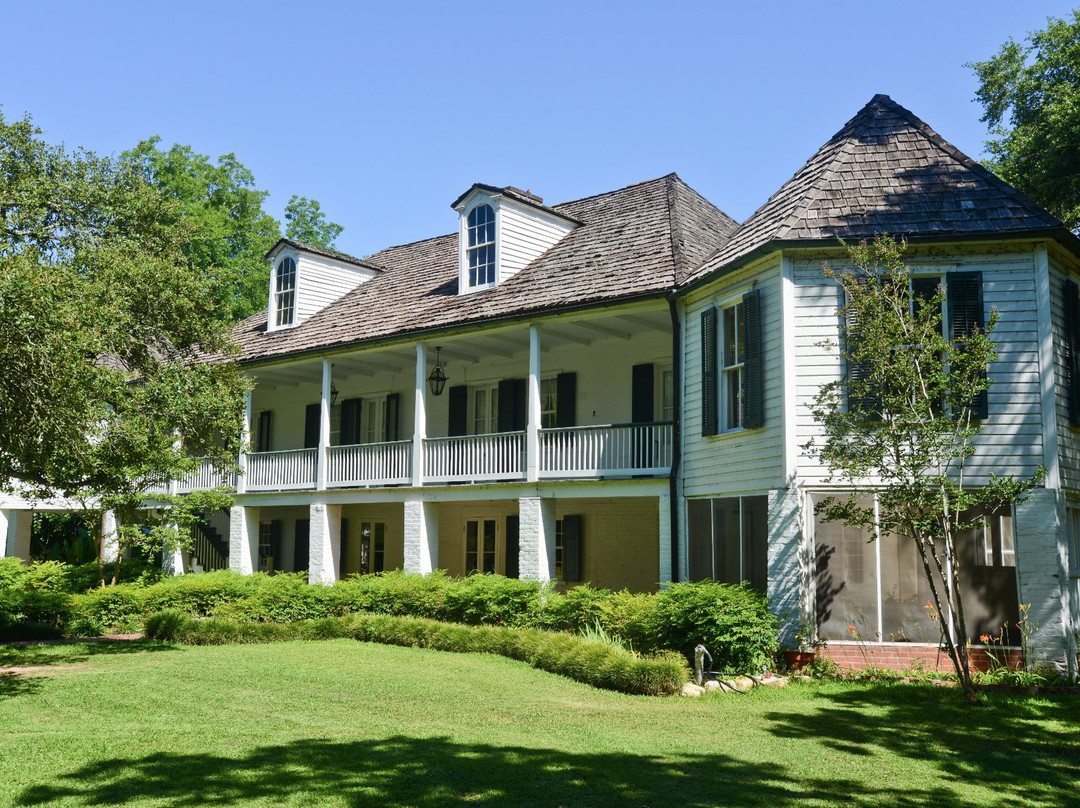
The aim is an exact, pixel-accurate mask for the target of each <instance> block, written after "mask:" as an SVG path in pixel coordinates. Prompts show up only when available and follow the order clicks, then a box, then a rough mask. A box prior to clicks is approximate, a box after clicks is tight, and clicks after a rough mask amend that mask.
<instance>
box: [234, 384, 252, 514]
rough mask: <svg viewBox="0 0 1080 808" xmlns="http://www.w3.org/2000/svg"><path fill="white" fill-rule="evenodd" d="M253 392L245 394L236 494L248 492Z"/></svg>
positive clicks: (237, 462) (237, 461)
mask: <svg viewBox="0 0 1080 808" xmlns="http://www.w3.org/2000/svg"><path fill="white" fill-rule="evenodd" d="M251 448H252V447H251V391H250V390H248V391H247V392H246V393H245V394H244V426H243V431H242V432H241V434H240V457H238V458H237V460H236V465H237V466H238V467H239V473H238V474H237V475H236V493H238V494H243V493H245V492H246V491H247V453H248V452H249V451H251Z"/></svg>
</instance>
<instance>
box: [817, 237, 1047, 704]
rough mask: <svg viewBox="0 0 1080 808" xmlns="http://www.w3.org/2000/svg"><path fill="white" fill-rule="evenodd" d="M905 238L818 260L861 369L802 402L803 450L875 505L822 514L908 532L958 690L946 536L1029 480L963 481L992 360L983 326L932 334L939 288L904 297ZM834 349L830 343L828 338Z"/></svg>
mask: <svg viewBox="0 0 1080 808" xmlns="http://www.w3.org/2000/svg"><path fill="white" fill-rule="evenodd" d="M905 247H906V245H905V244H904V243H903V242H899V243H898V242H896V241H894V240H893V239H891V238H889V237H887V236H883V237H879V238H877V239H876V240H875V241H874V242H873V243H872V244H868V243H866V242H863V243H862V244H860V245H858V246H854V247H849V253H850V260H851V263H852V264H853V267H852V268H850V269H847V270H845V271H842V272H836V271H833V270H831V269H829V268H826V274H827V275H828V276H829V277H830V278H834V279H835V280H836V281H837V283H839V285H840V287H841V288H842V289H843V290H844V293H845V294H846V295H847V301H848V302H847V305H846V306H845V308H844V310H843V311H842V312H841V314H842V315H843V322H844V325H843V326H842V327H841V340H842V344H841V347H840V348H839V351H840V354H841V356H842V357H843V359H844V360H845V362H846V363H847V364H848V367H854V368H859V369H861V370H863V371H864V372H863V373H852V374H848V375H849V378H845V379H841V380H837V381H833V382H829V383H827V384H825V385H823V386H822V387H821V389H820V390H819V392H818V394H817V396H816V397H815V400H814V402H813V405H812V406H813V414H814V418H815V420H816V421H817V422H818V424H820V426H821V427H822V429H823V435H822V437H821V438H820V439H818V440H815V441H811V443H810V444H808V446H807V448H808V449H810V451H811V452H812V453H813V454H815V455H816V456H817V457H818V458H820V459H821V460H822V461H823V462H824V463H825V465H826V466H827V467H828V468H829V470H830V473H831V476H832V478H835V479H838V480H839V481H840V482H842V483H844V484H845V485H847V486H851V488H852V489H853V490H859V489H861V490H863V491H865V490H867V489H868V488H872V489H873V490H874V491H875V492H876V493H877V502H878V511H877V513H876V514H875V510H874V507H873V505H869V506H868V505H866V504H865V503H860V501H859V499H857V498H856V496H855V493H850V494H848V495H843V496H833V497H829V498H827V499H825V500H823V501H822V502H821V503H820V504H819V505H818V512H819V513H820V514H822V515H823V516H824V518H826V519H828V520H839V521H841V522H843V523H845V524H846V525H848V526H851V527H856V528H861V529H863V530H866V531H867V532H868V533H869V535H871V536H874V535H875V531H874V528H875V525H876V526H877V527H878V528H879V529H880V531H881V533H882V534H895V535H899V536H906V537H908V538H910V539H911V540H912V541H913V542H914V543H915V546H916V548H917V549H918V553H919V558H920V559H921V561H922V567H923V572H924V574H925V576H926V581H927V583H928V584H929V587H930V592H931V593H932V597H933V603H934V608H935V610H936V612H937V614H938V615H939V616H940V619H941V621H942V626H943V631H942V639H943V642H944V644H945V647H946V650H947V652H948V654H949V658H950V659H951V660H952V663H953V666H954V667H955V669H956V674H957V676H958V677H959V679H960V682H961V683H962V685H963V687H964V693H965V695H967V696H968V697H969V698H970V697H972V695H973V690H972V685H971V672H970V669H969V666H968V651H967V636H968V635H967V629H966V625H965V621H964V604H963V598H962V596H961V592H962V589H963V587H962V582H963V581H964V575H965V569H964V565H963V564H962V563H961V559H960V558H959V556H958V554H957V552H956V538H957V536H958V534H960V533H962V532H963V531H965V530H971V529H973V528H974V527H976V525H977V524H978V520H979V516H978V515H977V514H980V513H992V512H995V511H997V510H999V509H1001V508H1004V507H1007V506H1009V505H1011V504H1013V503H1016V502H1018V501H1021V500H1022V499H1023V497H1024V495H1025V494H1026V492H1027V491H1028V490H1029V489H1030V488H1031V487H1032V486H1033V485H1036V484H1037V483H1038V481H1039V478H1040V477H1041V473H1040V474H1039V475H1036V478H1035V479H1032V480H1027V481H1017V480H1013V479H1011V478H1007V477H996V476H991V478H990V479H989V480H988V481H985V482H981V483H980V484H979V485H978V486H972V484H971V482H970V481H969V480H968V478H967V477H966V476H965V472H966V467H967V463H968V461H969V460H970V459H971V458H972V457H973V456H974V455H975V454H976V452H977V451H978V450H979V447H978V446H977V444H976V438H977V436H978V435H979V433H980V432H981V429H982V428H981V426H980V424H979V422H978V421H976V420H975V419H974V417H973V411H972V402H973V400H974V399H975V398H976V396H978V395H979V394H980V393H984V392H985V391H986V390H987V389H988V387H989V382H988V380H987V377H986V369H987V365H988V364H989V363H990V362H991V361H992V360H993V359H994V357H995V346H994V343H993V342H992V340H991V338H990V335H991V333H992V332H993V330H994V327H995V325H996V324H997V321H998V315H997V312H993V313H992V314H991V317H990V322H989V323H988V325H987V327H986V329H985V331H978V330H975V331H973V332H972V333H970V334H968V335H966V336H963V337H960V338H958V339H957V340H955V341H951V340H949V339H947V338H946V337H945V335H944V334H943V331H942V316H941V306H942V303H943V301H944V299H945V296H944V293H943V292H942V290H941V289H938V290H937V292H936V293H935V294H934V295H933V296H931V297H929V298H928V299H918V298H914V297H913V295H912V291H911V284H910V278H909V273H908V270H907V268H906V267H905V265H904V262H903V251H904V249H905ZM831 347H833V348H835V347H836V346H831Z"/></svg>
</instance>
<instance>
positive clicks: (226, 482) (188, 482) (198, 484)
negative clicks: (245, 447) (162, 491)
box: [176, 460, 236, 494]
mask: <svg viewBox="0 0 1080 808" xmlns="http://www.w3.org/2000/svg"><path fill="white" fill-rule="evenodd" d="M235 486H236V474H235V472H232V471H230V472H225V473H223V472H222V471H221V470H220V469H218V468H215V467H214V465H213V464H212V463H211V462H210V461H209V460H203V461H202V464H201V465H200V466H199V468H197V469H196V470H195V471H192V472H190V473H189V474H186V475H185V476H183V477H181V478H180V479H179V480H177V481H176V493H178V494H190V493H191V492H192V491H206V490H209V489H211V488H234V487H235Z"/></svg>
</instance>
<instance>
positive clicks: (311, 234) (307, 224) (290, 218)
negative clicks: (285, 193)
mask: <svg viewBox="0 0 1080 808" xmlns="http://www.w3.org/2000/svg"><path fill="white" fill-rule="evenodd" d="M344 229H345V228H344V227H342V226H341V225H340V224H334V222H328V221H327V220H326V214H325V213H323V211H322V207H321V206H320V205H319V203H318V201H316V200H314V199H308V198H307V197H306V196H296V195H295V194H293V196H292V198H291V199H290V200H289V204H288V205H286V206H285V237H286V238H291V239H293V240H295V241H301V242H303V243H304V244H310V245H311V246H313V247H324V248H326V249H328V250H332V249H334V239H336V238H337V237H338V236H340V235H341V231H342V230H344Z"/></svg>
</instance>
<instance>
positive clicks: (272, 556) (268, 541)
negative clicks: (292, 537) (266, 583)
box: [258, 519, 281, 572]
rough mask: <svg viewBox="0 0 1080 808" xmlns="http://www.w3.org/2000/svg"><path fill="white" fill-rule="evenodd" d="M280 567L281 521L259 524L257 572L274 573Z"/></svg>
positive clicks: (275, 520)
mask: <svg viewBox="0 0 1080 808" xmlns="http://www.w3.org/2000/svg"><path fill="white" fill-rule="evenodd" d="M280 567H281V521H280V520H278V519H274V520H273V521H270V522H260V523H259V565H258V571H259V572H274V571H275V570H278V569H280Z"/></svg>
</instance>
